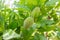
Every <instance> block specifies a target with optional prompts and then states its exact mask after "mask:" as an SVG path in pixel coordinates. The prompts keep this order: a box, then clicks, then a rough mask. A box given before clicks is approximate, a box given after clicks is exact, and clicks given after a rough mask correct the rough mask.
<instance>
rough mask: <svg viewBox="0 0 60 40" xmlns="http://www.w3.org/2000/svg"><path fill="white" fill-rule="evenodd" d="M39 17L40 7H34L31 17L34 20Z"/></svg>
mask: <svg viewBox="0 0 60 40" xmlns="http://www.w3.org/2000/svg"><path fill="white" fill-rule="evenodd" d="M39 15H40V7H35V8H34V9H33V11H32V13H31V16H32V17H34V18H36V17H38V16H39Z"/></svg>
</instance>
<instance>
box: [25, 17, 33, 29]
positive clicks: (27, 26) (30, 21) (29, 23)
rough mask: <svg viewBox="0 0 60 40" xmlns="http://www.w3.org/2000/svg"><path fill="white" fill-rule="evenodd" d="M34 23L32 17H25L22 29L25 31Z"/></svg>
mask: <svg viewBox="0 0 60 40" xmlns="http://www.w3.org/2000/svg"><path fill="white" fill-rule="evenodd" d="M33 23H34V19H33V18H32V17H27V18H26V19H25V20H24V27H25V28H26V29H28V28H30V27H31V26H32V25H33Z"/></svg>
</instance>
